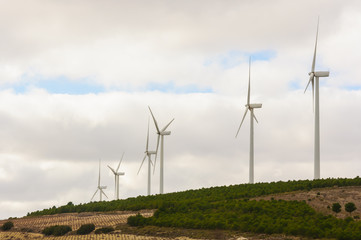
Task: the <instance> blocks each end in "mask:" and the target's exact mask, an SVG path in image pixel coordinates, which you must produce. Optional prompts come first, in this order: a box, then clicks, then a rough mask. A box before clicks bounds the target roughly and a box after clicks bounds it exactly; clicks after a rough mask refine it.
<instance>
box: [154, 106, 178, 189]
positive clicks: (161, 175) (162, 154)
mask: <svg viewBox="0 0 361 240" xmlns="http://www.w3.org/2000/svg"><path fill="white" fill-rule="evenodd" d="M148 108H149V111H150V113H151V114H152V118H153V121H154V125H155V127H156V129H157V134H158V139H157V149H156V155H155V160H154V168H155V163H156V161H157V153H158V146H159V138H160V174H159V175H160V185H159V192H160V194H163V190H164V188H163V187H164V185H163V184H164V136H166V135H170V133H171V132H170V131H166V129H167V128H168V127H169V125H170V124H171V123H172V122H173V121H174V118H173V119H172V120H171V121H170V122H169V123H168V124H167V125H166V126H165V127H164V128H163V129H162V130H160V129H159V126H158V123H157V120H155V117H154V115H153V112H152V109H150V107H149V106H148Z"/></svg>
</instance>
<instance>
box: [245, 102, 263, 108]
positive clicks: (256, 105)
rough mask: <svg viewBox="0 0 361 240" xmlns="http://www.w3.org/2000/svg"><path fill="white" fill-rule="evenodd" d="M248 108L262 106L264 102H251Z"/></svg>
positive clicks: (247, 105)
mask: <svg viewBox="0 0 361 240" xmlns="http://www.w3.org/2000/svg"><path fill="white" fill-rule="evenodd" d="M246 107H247V108H262V103H251V104H246Z"/></svg>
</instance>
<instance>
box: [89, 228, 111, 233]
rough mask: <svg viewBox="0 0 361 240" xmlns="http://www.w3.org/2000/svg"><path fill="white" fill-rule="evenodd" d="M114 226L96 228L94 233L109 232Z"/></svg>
mask: <svg viewBox="0 0 361 240" xmlns="http://www.w3.org/2000/svg"><path fill="white" fill-rule="evenodd" d="M113 231H114V228H112V227H103V228H98V229H97V230H95V232H94V233H95V234H102V233H110V232H113Z"/></svg>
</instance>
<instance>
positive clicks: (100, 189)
mask: <svg viewBox="0 0 361 240" xmlns="http://www.w3.org/2000/svg"><path fill="white" fill-rule="evenodd" d="M103 189H107V186H100V159H99V178H98V187H97V190H96V191H95V193H94V195H93V197H92V198H91V199H90V201H92V200H93V198H94V197H95V194H97V192H98V191H99V195H100V201H102V194H104V196H106V197H107V198H108V196H107V195H106V194H105V192H104V191H103Z"/></svg>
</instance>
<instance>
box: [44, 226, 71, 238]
mask: <svg viewBox="0 0 361 240" xmlns="http://www.w3.org/2000/svg"><path fill="white" fill-rule="evenodd" d="M71 230H72V229H71V227H70V226H67V225H55V226H50V227H46V228H44V230H43V231H42V233H43V234H45V235H46V236H50V235H53V236H63V235H65V234H67V233H68V232H70V231H71Z"/></svg>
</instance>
